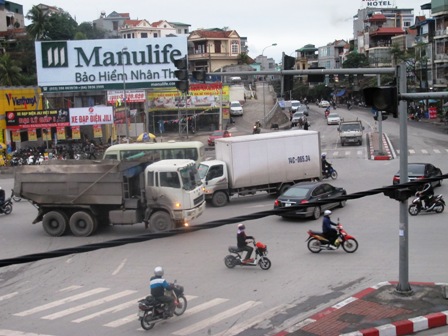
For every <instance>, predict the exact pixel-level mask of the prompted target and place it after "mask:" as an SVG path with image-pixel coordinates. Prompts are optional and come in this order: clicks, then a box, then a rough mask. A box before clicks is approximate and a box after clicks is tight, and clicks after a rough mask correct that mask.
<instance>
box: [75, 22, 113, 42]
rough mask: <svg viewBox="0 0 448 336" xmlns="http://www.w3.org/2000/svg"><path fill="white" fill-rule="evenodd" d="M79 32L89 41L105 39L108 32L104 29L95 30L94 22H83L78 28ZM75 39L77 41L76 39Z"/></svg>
mask: <svg viewBox="0 0 448 336" xmlns="http://www.w3.org/2000/svg"><path fill="white" fill-rule="evenodd" d="M76 30H77V32H80V33H83V34H84V36H85V38H86V39H88V40H97V39H103V38H105V36H106V32H105V31H104V30H102V29H97V28H94V26H93V24H92V22H82V23H81V24H79V25H78V27H77V29H76ZM75 39H77V38H76V37H75Z"/></svg>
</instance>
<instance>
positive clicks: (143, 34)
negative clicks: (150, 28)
mask: <svg viewBox="0 0 448 336" xmlns="http://www.w3.org/2000/svg"><path fill="white" fill-rule="evenodd" d="M147 37H148V33H142V38H147ZM126 100H127V99H126Z"/></svg>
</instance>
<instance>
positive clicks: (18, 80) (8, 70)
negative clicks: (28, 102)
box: [0, 54, 22, 86]
mask: <svg viewBox="0 0 448 336" xmlns="http://www.w3.org/2000/svg"><path fill="white" fill-rule="evenodd" d="M21 73H22V69H21V68H20V67H19V65H18V63H17V61H15V60H14V59H12V58H11V56H10V55H9V54H4V55H2V56H0V86H15V85H21V84H22V74H21Z"/></svg>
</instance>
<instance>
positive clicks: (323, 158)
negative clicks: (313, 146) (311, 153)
mask: <svg viewBox="0 0 448 336" xmlns="http://www.w3.org/2000/svg"><path fill="white" fill-rule="evenodd" d="M321 161H322V174H323V175H324V176H328V174H329V171H330V167H331V165H330V163H329V162H328V161H327V154H326V153H322V155H321Z"/></svg>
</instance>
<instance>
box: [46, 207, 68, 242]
mask: <svg viewBox="0 0 448 336" xmlns="http://www.w3.org/2000/svg"><path fill="white" fill-rule="evenodd" d="M67 224H68V218H67V215H66V214H65V213H63V212H60V211H50V212H47V213H46V214H45V215H44V218H43V219H42V226H43V227H44V230H45V232H46V233H47V234H48V235H50V236H53V237H60V236H62V235H63V234H64V233H65V232H66V231H67V227H68V225H67Z"/></svg>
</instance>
